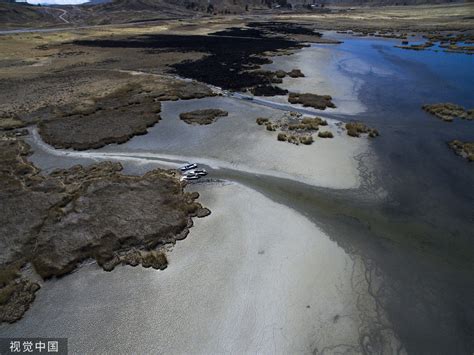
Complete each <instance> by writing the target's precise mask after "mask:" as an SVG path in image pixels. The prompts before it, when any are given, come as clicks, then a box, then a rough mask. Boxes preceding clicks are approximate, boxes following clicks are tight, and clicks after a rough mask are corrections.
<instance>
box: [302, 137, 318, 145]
mask: <svg viewBox="0 0 474 355" xmlns="http://www.w3.org/2000/svg"><path fill="white" fill-rule="evenodd" d="M299 141H300V143H301V144H305V145H310V144H312V143H313V142H314V139H313V136H311V135H304V136H300V137H299Z"/></svg>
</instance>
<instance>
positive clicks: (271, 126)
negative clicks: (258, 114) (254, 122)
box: [265, 122, 278, 131]
mask: <svg viewBox="0 0 474 355" xmlns="http://www.w3.org/2000/svg"><path fill="white" fill-rule="evenodd" d="M265 127H266V128H267V131H276V129H277V128H278V126H277V125H274V124H272V123H271V122H266V123H265Z"/></svg>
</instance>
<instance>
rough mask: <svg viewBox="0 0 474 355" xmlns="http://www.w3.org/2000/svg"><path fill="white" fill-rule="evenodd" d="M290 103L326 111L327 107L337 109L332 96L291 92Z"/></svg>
mask: <svg viewBox="0 0 474 355" xmlns="http://www.w3.org/2000/svg"><path fill="white" fill-rule="evenodd" d="M288 102H289V103H291V104H302V105H303V106H304V107H314V108H316V109H319V110H325V109H326V108H327V107H331V108H335V107H336V105H334V103H333V102H332V97H331V96H330V95H316V94H299V93H294V92H291V93H290V95H289V96H288Z"/></svg>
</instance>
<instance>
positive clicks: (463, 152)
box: [448, 139, 474, 162]
mask: <svg viewBox="0 0 474 355" xmlns="http://www.w3.org/2000/svg"><path fill="white" fill-rule="evenodd" d="M448 145H449V147H450V148H451V149H452V150H454V151H455V152H456V154H458V155H460V156H462V157H463V158H466V159H467V160H468V161H470V162H474V142H461V141H459V140H457V139H456V140H453V141H451V142H449V143H448Z"/></svg>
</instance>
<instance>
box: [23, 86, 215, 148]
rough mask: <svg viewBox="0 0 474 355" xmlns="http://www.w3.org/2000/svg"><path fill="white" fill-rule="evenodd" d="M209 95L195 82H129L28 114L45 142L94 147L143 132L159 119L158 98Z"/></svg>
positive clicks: (72, 146) (63, 145)
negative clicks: (103, 93)
mask: <svg viewBox="0 0 474 355" xmlns="http://www.w3.org/2000/svg"><path fill="white" fill-rule="evenodd" d="M212 95H213V94H212V92H211V90H210V89H209V88H207V87H205V86H204V85H202V84H197V83H195V82H185V81H178V80H165V81H158V82H155V81H150V82H142V83H136V82H131V83H129V84H127V85H125V86H123V87H121V88H119V89H118V90H116V91H114V92H112V93H110V94H108V95H106V96H103V97H91V98H89V99H88V100H83V101H80V102H76V103H74V104H69V105H63V106H60V107H55V106H49V107H46V108H44V109H42V110H38V111H36V112H35V113H34V114H33V115H32V116H34V117H35V118H36V120H38V121H40V123H39V125H38V127H39V133H40V135H41V137H42V138H43V140H44V141H45V142H47V143H48V144H51V145H53V146H54V147H56V148H73V149H77V150H84V149H95V148H100V147H102V146H104V145H106V144H110V143H124V142H126V141H128V140H129V139H130V138H131V137H133V136H136V135H139V134H145V133H146V132H147V129H148V127H150V126H153V125H154V124H156V123H157V122H158V121H159V120H160V115H159V113H160V110H161V104H160V101H166V100H178V99H191V98H201V97H205V96H212Z"/></svg>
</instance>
